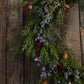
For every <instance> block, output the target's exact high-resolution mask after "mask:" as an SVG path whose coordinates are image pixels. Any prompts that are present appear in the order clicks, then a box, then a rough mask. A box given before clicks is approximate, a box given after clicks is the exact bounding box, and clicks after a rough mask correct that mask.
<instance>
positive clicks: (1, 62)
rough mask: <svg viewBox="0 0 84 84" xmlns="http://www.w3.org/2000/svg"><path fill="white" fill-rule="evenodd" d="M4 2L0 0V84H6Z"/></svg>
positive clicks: (4, 0)
mask: <svg viewBox="0 0 84 84" xmlns="http://www.w3.org/2000/svg"><path fill="white" fill-rule="evenodd" d="M5 5H6V0H0V84H5V83H6V6H5Z"/></svg>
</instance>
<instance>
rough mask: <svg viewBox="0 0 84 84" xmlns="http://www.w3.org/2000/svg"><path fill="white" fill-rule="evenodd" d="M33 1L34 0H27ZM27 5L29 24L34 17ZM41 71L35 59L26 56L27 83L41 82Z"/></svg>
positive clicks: (25, 20) (25, 10) (26, 12)
mask: <svg viewBox="0 0 84 84" xmlns="http://www.w3.org/2000/svg"><path fill="white" fill-rule="evenodd" d="M26 1H30V2H31V1H32V0H26ZM29 11H30V10H28V8H27V7H25V8H24V25H26V24H28V23H29V21H31V20H32V19H33V17H34V16H33V14H29ZM38 73H39V71H38V69H37V66H36V65H35V63H34V61H33V59H32V58H31V56H30V57H27V56H25V84H39V75H38Z"/></svg>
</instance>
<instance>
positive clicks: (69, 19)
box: [62, 3, 81, 65]
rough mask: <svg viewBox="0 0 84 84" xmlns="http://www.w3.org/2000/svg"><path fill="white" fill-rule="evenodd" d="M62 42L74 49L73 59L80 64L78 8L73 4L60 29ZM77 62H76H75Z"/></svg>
mask: <svg viewBox="0 0 84 84" xmlns="http://www.w3.org/2000/svg"><path fill="white" fill-rule="evenodd" d="M62 35H63V37H62V38H63V42H64V43H66V44H67V45H68V47H69V48H71V49H72V50H73V51H74V54H75V59H76V60H78V61H79V63H78V64H79V65H80V64H81V46H80V29H79V8H78V3H77V4H75V5H74V6H73V7H72V8H71V10H70V13H69V14H68V16H66V17H65V27H64V28H63V29H62ZM76 64H77V63H76Z"/></svg>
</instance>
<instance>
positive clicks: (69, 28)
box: [0, 0, 84, 84]
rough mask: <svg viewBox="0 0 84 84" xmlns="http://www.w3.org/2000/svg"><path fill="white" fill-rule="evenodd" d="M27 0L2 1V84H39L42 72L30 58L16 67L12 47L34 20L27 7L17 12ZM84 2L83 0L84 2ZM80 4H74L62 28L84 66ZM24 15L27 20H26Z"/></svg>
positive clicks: (0, 62)
mask: <svg viewBox="0 0 84 84" xmlns="http://www.w3.org/2000/svg"><path fill="white" fill-rule="evenodd" d="M21 1H23V0H0V84H38V80H39V73H38V68H37V66H34V65H33V64H34V63H33V61H32V59H31V58H30V57H25V56H23V57H22V58H21V59H20V61H19V62H18V63H17V64H16V63H15V62H16V57H17V56H13V55H12V52H11V51H10V50H9V48H10V47H11V46H12V45H13V44H14V43H15V41H16V40H17V39H18V35H19V33H20V31H21V29H22V26H23V24H26V23H27V22H28V21H29V20H31V17H32V16H33V15H32V14H31V15H29V10H28V9H27V8H24V9H21V8H19V9H18V10H16V9H15V8H16V7H17V5H18V4H19V3H20V2H21ZM81 1H82V0H81ZM81 1H80V3H77V4H75V5H74V7H72V8H71V11H70V13H69V15H68V16H67V17H65V24H66V25H65V27H64V28H63V29H62V33H63V37H62V38H63V42H64V43H66V44H67V45H68V47H69V48H72V49H73V50H74V52H75V54H76V56H75V59H78V60H79V63H80V64H81V65H83V64H84V28H83V27H84V12H82V10H81V9H80V5H81ZM23 16H24V18H23Z"/></svg>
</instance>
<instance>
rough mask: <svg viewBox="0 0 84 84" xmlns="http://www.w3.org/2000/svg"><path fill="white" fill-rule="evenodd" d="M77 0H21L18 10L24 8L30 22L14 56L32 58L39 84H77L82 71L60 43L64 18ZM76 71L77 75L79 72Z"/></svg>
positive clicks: (69, 52) (69, 51) (22, 33)
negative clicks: (51, 83) (29, 15)
mask: <svg viewBox="0 0 84 84" xmlns="http://www.w3.org/2000/svg"><path fill="white" fill-rule="evenodd" d="M75 1H77V0H34V1H33V2H28V1H24V2H22V3H21V4H20V5H19V6H18V7H20V6H22V7H28V9H29V10H30V13H33V14H34V19H33V20H32V21H30V22H29V23H28V24H27V25H26V26H24V28H23V30H22V31H21V36H20V39H19V42H18V45H16V46H15V48H14V49H15V51H14V52H15V53H16V54H17V55H18V59H19V57H20V56H21V55H22V54H23V53H25V55H26V56H32V58H33V59H34V61H35V62H36V64H37V66H38V67H39V68H40V71H41V74H40V80H39V84H49V82H50V80H52V81H53V84H81V82H80V78H81V77H83V74H80V73H81V71H82V70H83V68H81V69H80V66H79V67H78V65H77V66H76V65H74V63H73V56H74V54H73V51H72V50H71V49H68V48H67V46H66V45H65V44H63V43H62V38H61V35H60V29H59V28H61V27H62V26H63V25H64V24H63V20H64V16H65V15H66V13H67V12H68V11H69V9H70V7H71V6H72V5H73V3H74V2H75ZM79 71H80V73H79Z"/></svg>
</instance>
